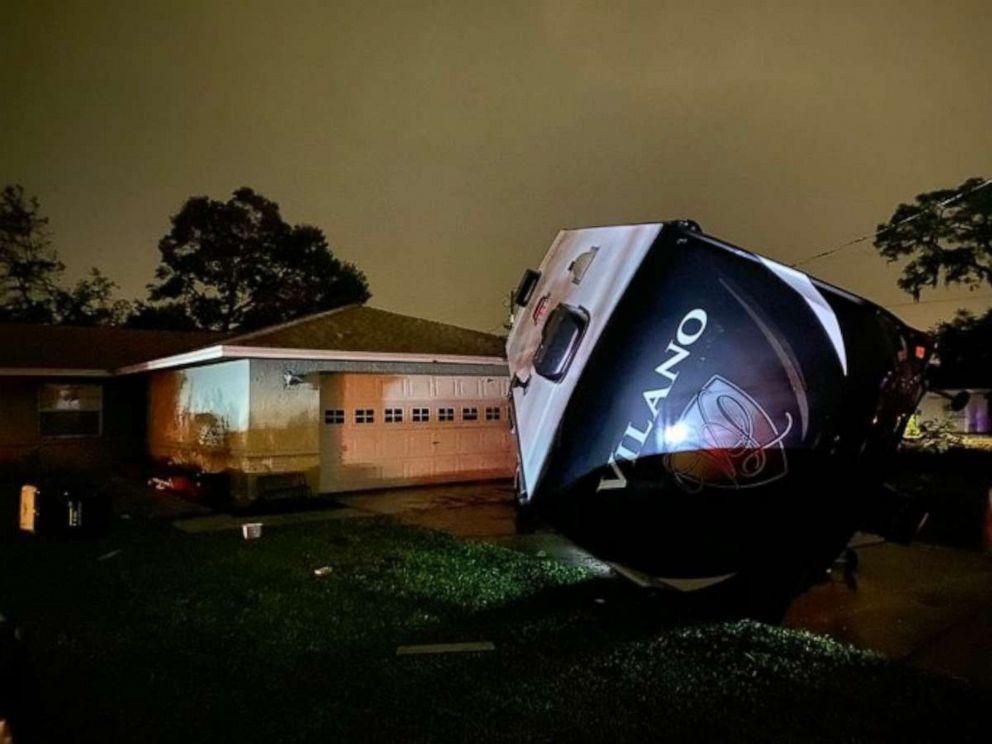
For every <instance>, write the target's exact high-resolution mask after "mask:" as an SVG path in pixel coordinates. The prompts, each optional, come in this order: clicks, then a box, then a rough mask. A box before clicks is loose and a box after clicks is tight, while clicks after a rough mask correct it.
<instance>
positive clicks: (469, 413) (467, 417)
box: [462, 408, 479, 421]
mask: <svg viewBox="0 0 992 744" xmlns="http://www.w3.org/2000/svg"><path fill="white" fill-rule="evenodd" d="M478 420H479V409H478V408H463V409H462V421H478Z"/></svg>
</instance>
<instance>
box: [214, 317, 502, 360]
mask: <svg viewBox="0 0 992 744" xmlns="http://www.w3.org/2000/svg"><path fill="white" fill-rule="evenodd" d="M224 344H225V345H227V344H230V345H232V346H263V347H269V348H279V349H319V350H322V351H380V352H392V353H398V354H403V353H409V354H458V355H465V356H499V357H502V356H504V350H503V345H504V341H503V339H501V338H500V337H499V336H494V335H492V334H490V333H483V332H481V331H473V330H469V329H467V328H459V327H458V326H453V325H448V324H447V323H438V322H436V321H433V320H422V319H421V318H413V317H410V316H409V315H399V314H397V313H390V312H387V311H385V310H377V309H375V308H371V307H365V306H364V305H348V306H347V307H342V308H338V309H337V310H331V311H328V312H324V313H318V314H317V315H312V316H310V317H307V318H302V319H300V320H297V321H293V322H290V323H286V324H283V325H281V326H273V327H270V328H263V329H261V330H259V331H255V332H253V333H248V334H244V335H242V336H235V337H233V338H230V339H227V340H225V341H224Z"/></svg>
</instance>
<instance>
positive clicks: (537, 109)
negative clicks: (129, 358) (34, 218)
mask: <svg viewBox="0 0 992 744" xmlns="http://www.w3.org/2000/svg"><path fill="white" fill-rule="evenodd" d="M990 38H992V8H990V6H989V3H988V0H977V1H975V2H933V0H930V1H929V2H907V1H906V0H900V1H898V2H891V3H866V2H863V0H858V1H857V2H851V1H849V0H835V1H834V2H830V3H823V2H780V3H759V2H748V3H738V2H731V1H729V0H728V1H727V2H717V3H707V2H698V1H697V2H682V1H680V2H645V3H625V2H606V1H605V0H604V1H603V2H596V3H580V2H506V1H504V0H499V1H494V0H484V1H483V2H475V1H470V0H462V1H460V2H394V3H377V2H368V1H367V0H366V1H363V2H312V3H311V2H283V3H277V2H271V3H261V2H245V3H234V2H231V3H219V2H133V1H132V2H122V3H107V2H86V3H78V2H64V1H63V2H52V3H49V2H23V3H18V2H13V0H3V2H2V5H0V185H3V184H5V183H12V182H15V183H22V184H23V185H24V186H25V188H26V189H27V190H28V192H29V193H33V194H36V195H37V196H38V197H39V199H40V200H41V202H42V207H43V210H44V212H45V213H46V214H47V215H48V216H49V217H50V218H51V229H52V233H53V237H54V246H55V247H56V248H57V249H58V250H59V252H60V253H61V255H62V257H63V259H64V260H65V261H66V263H67V264H68V265H69V268H70V275H71V277H73V278H74V277H76V276H79V275H81V274H82V273H83V272H84V271H85V270H86V269H87V268H88V267H89V266H90V265H97V266H99V267H100V268H102V269H103V270H104V271H105V272H106V273H107V274H108V275H110V276H111V278H113V279H114V280H116V281H117V282H118V283H119V284H120V285H121V287H122V294H123V295H124V296H127V297H137V296H142V295H143V294H144V285H145V284H146V283H147V282H148V281H150V280H151V278H152V272H153V270H154V267H155V265H156V263H157V257H158V253H157V250H156V245H157V242H158V239H159V238H160V237H161V236H162V235H163V233H164V232H166V230H167V227H168V218H169V216H170V215H172V214H174V213H175V212H176V211H177V210H178V209H179V207H180V206H181V204H182V202H183V201H184V199H185V198H186V197H188V196H191V195H194V194H206V195H209V196H212V197H214V198H218V199H226V198H227V197H228V196H229V195H230V193H231V191H232V190H233V189H235V188H237V187H238V186H241V185H249V186H252V187H253V188H255V189H257V190H259V191H261V192H262V193H263V194H265V195H266V196H268V197H269V198H271V199H274V200H275V201H277V202H278V203H279V204H280V205H281V206H282V209H283V214H284V216H285V217H286V219H287V220H288V221H291V222H294V223H295V222H306V223H311V224H315V225H318V226H319V227H321V228H322V229H323V230H324V231H325V232H326V234H327V236H328V238H329V240H330V242H331V245H332V247H333V249H334V250H335V251H336V253H337V254H338V255H340V256H341V257H343V258H345V259H347V260H350V261H354V262H355V263H357V264H358V265H359V266H360V267H361V268H362V269H363V270H364V271H365V272H366V273H367V274H368V277H369V280H370V284H371V288H372V292H373V299H372V301H371V304H372V305H373V306H376V307H381V308H384V309H388V310H394V311H398V312H404V313H409V314H412V315H418V316H422V317H426V318H431V319H436V320H441V321H446V322H451V323H456V324H459V325H463V326H468V327H472V328H479V329H482V330H497V329H498V328H499V325H500V323H501V321H502V318H503V315H504V312H503V310H502V306H501V300H502V296H503V295H504V294H505V293H506V291H507V290H509V289H510V288H512V287H513V286H514V285H515V284H516V282H517V279H518V277H519V275H520V273H521V271H522V270H523V269H524V268H525V267H527V266H532V265H536V264H537V263H538V262H539V261H540V259H541V257H542V256H543V254H544V252H545V250H546V248H547V246H548V245H549V244H550V242H551V240H552V238H553V237H554V235H555V233H556V232H557V230H558V229H559V228H560V227H563V226H580V225H593V224H608V223H627V222H642V221H656V220H661V219H670V218H676V217H691V218H694V219H696V220H697V221H699V222H700V223H701V224H702V226H703V228H704V229H705V230H706V231H707V232H710V233H712V234H714V235H717V236H719V237H722V238H725V239H727V240H729V241H731V242H735V243H738V244H740V245H742V246H744V247H747V248H750V249H753V250H756V251H759V252H762V253H765V254H766V255H768V256H771V257H773V258H778V259H780V260H784V261H787V262H791V261H795V260H798V259H800V258H802V257H804V256H807V255H809V254H812V253H816V252H818V251H820V250H823V249H825V248H830V247H832V246H834V245H837V244H839V243H842V242H845V241H847V240H849V239H851V238H854V237H857V236H859V235H862V234H864V233H866V232H870V231H872V230H873V229H874V227H875V225H876V224H877V223H879V222H883V221H885V220H887V219H888V217H889V216H890V214H891V212H892V211H893V209H894V208H895V206H896V205H897V204H898V203H899V202H900V201H908V200H910V199H912V197H913V196H914V195H915V194H917V193H920V192H922V191H929V190H932V189H935V188H940V187H953V186H956V185H958V184H959V183H960V182H961V181H963V180H964V179H965V178H967V177H969V176H989V175H992V84H990V79H992V78H990V75H989V71H990V65H989V62H990V57H992V55H990V51H989V39H990ZM808 268H809V270H811V271H812V272H813V273H815V274H817V275H819V276H821V277H823V278H824V279H827V280H829V281H832V282H835V283H837V284H840V285H841V286H844V287H846V288H849V289H851V290H854V291H856V292H858V293H861V294H864V295H866V296H868V297H870V298H872V299H874V300H876V301H879V302H882V303H883V304H886V305H888V306H889V307H892V308H893V309H894V310H895V311H896V312H897V313H898V314H900V315H901V316H902V317H903V318H904V319H906V320H907V321H909V322H911V323H914V324H917V325H921V326H927V325H930V324H931V323H932V322H933V321H935V320H936V319H938V318H940V317H943V316H946V315H949V314H951V313H953V311H954V310H955V309H956V308H957V307H958V306H962V305H963V306H967V307H969V308H971V309H973V310H982V309H984V308H985V307H988V306H989V305H990V304H992V303H990V300H989V298H988V292H986V291H984V290H983V291H981V292H980V293H979V294H980V295H981V296H980V297H975V296H973V297H972V298H971V299H970V300H969V301H967V302H931V303H930V304H924V305H917V306H913V305H906V304H905V303H908V302H911V298H909V296H908V295H905V294H903V293H902V292H901V291H900V290H899V289H898V288H897V287H896V286H895V279H896V277H897V276H898V270H897V269H896V268H895V267H893V266H889V265H887V264H886V263H885V262H884V261H883V260H882V259H881V258H879V257H878V256H877V255H876V254H875V252H874V249H873V248H871V247H870V246H863V247H860V248H857V249H853V250H848V251H844V252H842V253H840V254H839V255H837V256H835V257H832V258H830V259H827V260H823V261H820V262H817V263H815V264H812V265H811V266H810V267H808ZM958 296H964V297H967V291H966V290H964V289H961V288H955V289H952V290H950V291H949V292H946V291H945V292H933V293H929V294H925V295H924V296H923V298H922V299H924V300H927V301H932V300H942V299H944V298H947V297H958Z"/></svg>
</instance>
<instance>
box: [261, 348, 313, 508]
mask: <svg viewBox="0 0 992 744" xmlns="http://www.w3.org/2000/svg"><path fill="white" fill-rule="evenodd" d="M318 368H319V365H317V364H314V363H312V362H294V363H287V362H283V361H280V360H274V359H253V360H252V361H251V376H250V377H251V381H250V398H251V412H250V417H249V421H250V426H249V429H248V449H249V451H250V457H249V458H248V461H247V462H246V468H245V472H247V473H251V474H260V473H269V472H275V473H279V472H303V473H306V475H307V480H308V482H309V483H310V487H311V488H312V489H314V490H316V489H317V488H318V486H319V475H320V428H319V426H318V413H319V407H320V374H319V372H318V371H317V370H318ZM289 370H292V371H293V372H294V373H295V374H296V375H297V377H296V378H295V379H294V380H292V381H290V382H289V383H287V381H286V379H285V377H284V375H285V374H286V373H287V372H288V371H289Z"/></svg>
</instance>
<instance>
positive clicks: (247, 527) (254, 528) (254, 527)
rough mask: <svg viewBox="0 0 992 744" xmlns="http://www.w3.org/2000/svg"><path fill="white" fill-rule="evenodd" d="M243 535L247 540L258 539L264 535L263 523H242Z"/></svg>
mask: <svg viewBox="0 0 992 744" xmlns="http://www.w3.org/2000/svg"><path fill="white" fill-rule="evenodd" d="M241 536H242V537H243V538H244V539H245V540H257V539H258V538H260V537H261V536H262V523H261V522H249V523H247V524H243V525H241Z"/></svg>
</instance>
